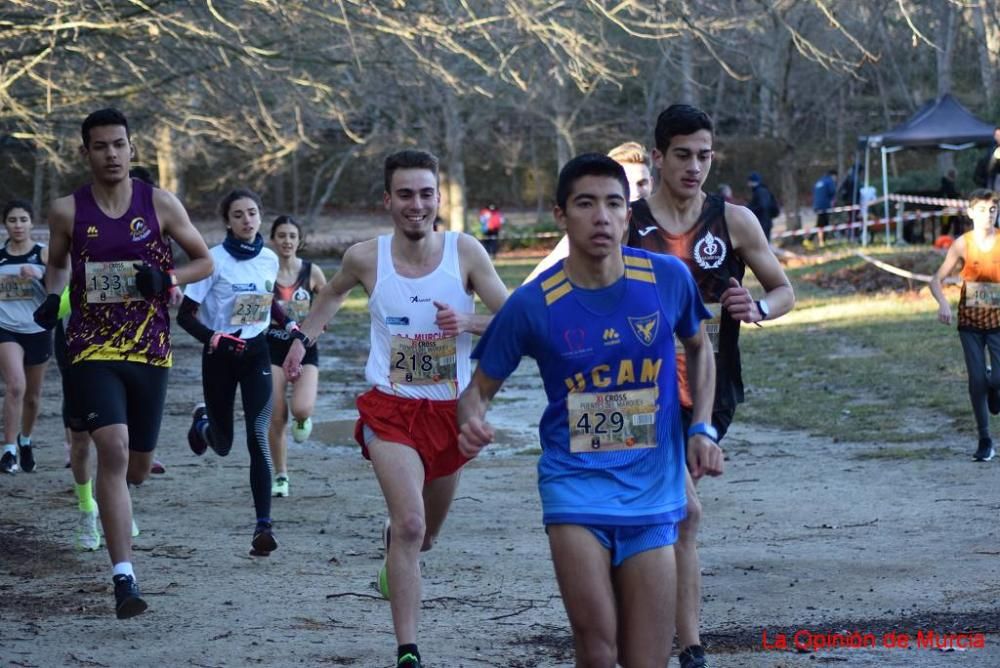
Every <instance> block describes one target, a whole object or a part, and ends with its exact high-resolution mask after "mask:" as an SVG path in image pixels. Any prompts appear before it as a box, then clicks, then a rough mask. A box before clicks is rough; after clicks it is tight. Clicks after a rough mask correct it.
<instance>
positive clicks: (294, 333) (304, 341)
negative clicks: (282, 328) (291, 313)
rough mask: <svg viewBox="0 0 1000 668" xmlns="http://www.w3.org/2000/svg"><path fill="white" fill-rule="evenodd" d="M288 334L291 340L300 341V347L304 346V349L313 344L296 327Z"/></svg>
mask: <svg viewBox="0 0 1000 668" xmlns="http://www.w3.org/2000/svg"><path fill="white" fill-rule="evenodd" d="M288 334H289V335H290V336H291V337H292V338H293V339H298V340H299V341H301V342H302V345H303V346H305V347H306V348H309V347H310V346H312V344H313V343H314V342H313V340H312V339H310V338H309V337H308V336H306V333H305V332H303V331H302V330H301V329H299V328H298V327H295V328H293V329H292V330H291V331H290V332H289V333H288Z"/></svg>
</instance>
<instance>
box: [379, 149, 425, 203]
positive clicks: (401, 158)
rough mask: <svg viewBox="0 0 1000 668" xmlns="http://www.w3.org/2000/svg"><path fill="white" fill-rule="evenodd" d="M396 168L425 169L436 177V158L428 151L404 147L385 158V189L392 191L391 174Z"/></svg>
mask: <svg viewBox="0 0 1000 668" xmlns="http://www.w3.org/2000/svg"><path fill="white" fill-rule="evenodd" d="M397 169H426V170H427V171H429V172H431V173H432V174H434V180H435V181H437V179H438V159H437V156H436V155H434V154H433V153H431V152H430V151H418V150H416V149H405V150H403V151H397V152H396V153H393V154H392V155H390V156H389V157H388V158H386V159H385V191H386V192H391V191H392V175H393V174H395V173H396V170H397Z"/></svg>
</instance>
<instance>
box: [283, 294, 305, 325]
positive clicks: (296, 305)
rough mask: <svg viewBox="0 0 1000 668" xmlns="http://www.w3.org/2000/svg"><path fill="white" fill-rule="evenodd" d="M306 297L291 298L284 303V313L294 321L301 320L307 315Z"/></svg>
mask: <svg viewBox="0 0 1000 668" xmlns="http://www.w3.org/2000/svg"><path fill="white" fill-rule="evenodd" d="M309 306H310V304H309V300H308V299H291V300H289V301H287V302H285V303H284V305H283V307H284V309H285V315H287V316H288V317H289V318H291V319H292V320H294V321H295V322H302V321H303V320H305V319H306V316H307V315H309Z"/></svg>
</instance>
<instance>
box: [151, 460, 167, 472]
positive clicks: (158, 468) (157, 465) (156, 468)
mask: <svg viewBox="0 0 1000 668" xmlns="http://www.w3.org/2000/svg"><path fill="white" fill-rule="evenodd" d="M149 472H150V473H156V474H157V475H159V474H161V473H166V472H167V467H166V466H164V465H163V463H162V462H161V461H160V460H159V459H154V460H153V465H152V466H150V467H149Z"/></svg>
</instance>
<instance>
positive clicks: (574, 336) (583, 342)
mask: <svg viewBox="0 0 1000 668" xmlns="http://www.w3.org/2000/svg"><path fill="white" fill-rule="evenodd" d="M563 342H565V343H566V350H567V352H564V353H560V356H561V357H563V358H574V357H581V356H586V355H589V354H590V353H591V352H592V348H590V347H589V346H588V345H587V331H586V330H584V329H582V328H580V327H575V328H573V329H564V330H563Z"/></svg>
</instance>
